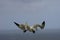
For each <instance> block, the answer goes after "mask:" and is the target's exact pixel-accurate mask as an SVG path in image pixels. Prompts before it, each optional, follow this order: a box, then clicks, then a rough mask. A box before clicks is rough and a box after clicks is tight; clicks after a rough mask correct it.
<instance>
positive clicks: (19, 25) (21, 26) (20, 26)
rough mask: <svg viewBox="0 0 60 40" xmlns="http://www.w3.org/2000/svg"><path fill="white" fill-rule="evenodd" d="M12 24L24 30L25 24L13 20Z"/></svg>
mask: <svg viewBox="0 0 60 40" xmlns="http://www.w3.org/2000/svg"><path fill="white" fill-rule="evenodd" d="M14 24H15V25H16V26H17V27H18V28H20V29H22V30H25V25H24V24H18V23H16V22H14Z"/></svg>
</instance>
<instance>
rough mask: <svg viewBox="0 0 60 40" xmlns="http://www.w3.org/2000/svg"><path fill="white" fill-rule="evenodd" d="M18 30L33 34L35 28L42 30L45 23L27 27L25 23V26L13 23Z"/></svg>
mask: <svg viewBox="0 0 60 40" xmlns="http://www.w3.org/2000/svg"><path fill="white" fill-rule="evenodd" d="M14 23H15V24H16V25H17V26H18V27H19V28H20V29H22V30H23V31H24V32H26V31H30V32H33V33H35V31H36V30H37V28H38V27H39V28H41V29H44V27H45V21H43V22H42V24H41V25H40V24H35V25H33V26H29V25H28V24H27V23H26V24H18V23H16V22H14Z"/></svg>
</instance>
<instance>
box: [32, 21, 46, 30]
mask: <svg viewBox="0 0 60 40" xmlns="http://www.w3.org/2000/svg"><path fill="white" fill-rule="evenodd" d="M37 27H40V28H41V29H43V28H44V27H45V21H43V22H42V24H41V25H40V24H35V25H34V26H33V28H35V29H36V30H37Z"/></svg>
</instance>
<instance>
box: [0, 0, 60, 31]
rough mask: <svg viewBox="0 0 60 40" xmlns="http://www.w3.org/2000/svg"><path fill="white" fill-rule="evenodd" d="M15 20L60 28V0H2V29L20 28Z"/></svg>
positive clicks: (0, 13)
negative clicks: (44, 23)
mask: <svg viewBox="0 0 60 40" xmlns="http://www.w3.org/2000/svg"><path fill="white" fill-rule="evenodd" d="M14 21H15V22H17V23H20V24H21V23H25V22H27V23H28V24H29V25H34V24H37V23H38V24H41V23H42V22H43V21H46V26H45V29H56V30H57V29H60V0H0V30H16V29H18V27H16V25H15V24H14V23H13V22H14Z"/></svg>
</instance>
